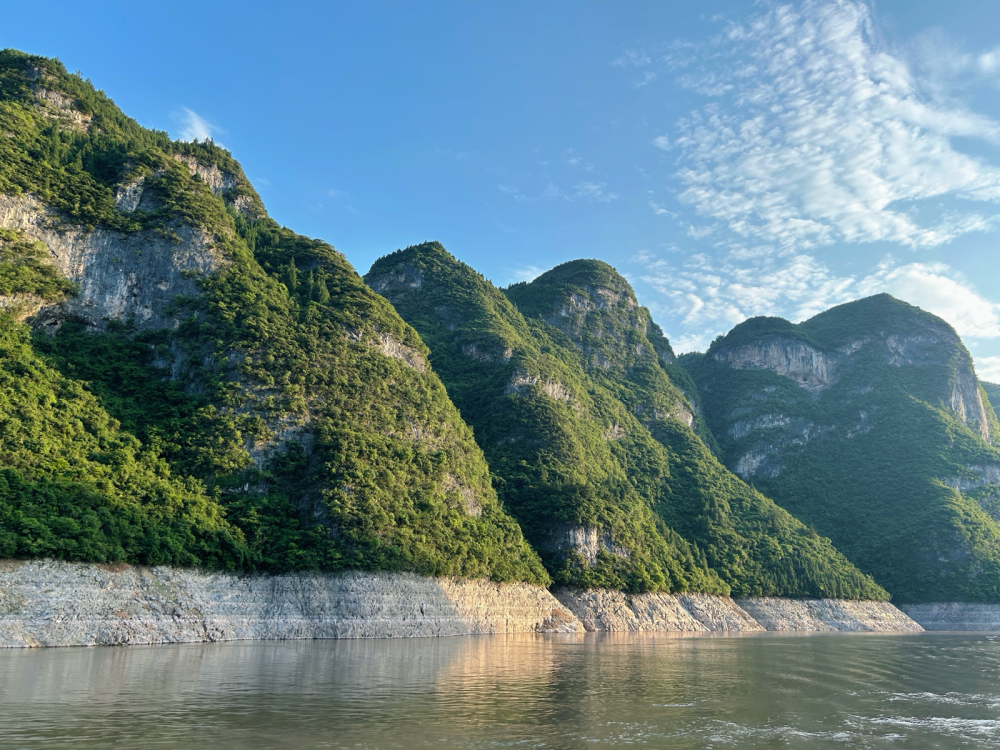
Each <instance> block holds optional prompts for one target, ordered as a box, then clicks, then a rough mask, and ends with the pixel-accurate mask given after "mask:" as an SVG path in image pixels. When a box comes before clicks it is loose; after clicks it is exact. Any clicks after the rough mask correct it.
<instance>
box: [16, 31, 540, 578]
mask: <svg viewBox="0 0 1000 750" xmlns="http://www.w3.org/2000/svg"><path fill="white" fill-rule="evenodd" d="M0 131H2V132H3V133H4V134H5V136H6V137H4V138H0V227H2V229H3V232H4V233H3V234H2V235H0V244H2V247H0V251H2V256H0V295H2V297H0V306H2V307H4V308H5V309H6V310H7V314H6V315H5V316H4V317H3V319H2V321H0V330H2V336H3V337H4V338H3V340H4V341H6V342H11V343H10V344H9V345H8V346H4V348H3V349H2V350H0V367H2V368H3V369H4V371H8V372H11V373H15V374H17V373H21V372H30V373H31V378H32V379H31V380H27V379H24V378H22V379H20V380H17V381H16V384H17V386H18V388H19V389H20V391H22V392H17V393H15V396H14V397H13V398H12V399H9V400H8V401H7V402H5V403H3V404H2V405H0V406H2V408H4V409H6V413H5V415H4V416H5V417H6V419H5V420H4V424H7V425H13V427H12V428H11V429H10V430H7V432H6V433H5V435H4V436H3V437H2V439H0V457H3V466H4V468H5V470H6V473H5V476H6V477H7V482H6V485H5V486H4V487H0V545H2V546H3V549H0V553H4V554H14V553H16V554H25V555H35V554H49V555H53V556H61V557H71V558H74V559H94V560H105V559H107V560H112V559H113V560H128V561H134V562H158V561H165V562H183V563H186V564H198V563H201V564H213V563H215V562H219V561H217V560H216V558H219V557H220V556H221V558H224V559H221V563H222V564H227V565H229V566H230V567H246V566H256V567H264V568H267V569H270V570H286V569H296V568H323V569H329V570H337V569H341V568H363V569H373V570H379V569H388V570H414V571H417V572H420V573H425V574H438V575H440V574H456V575H467V576H477V577H486V576H491V577H494V578H496V579H501V580H505V579H521V580H529V581H539V582H544V581H547V580H548V578H547V576H546V574H545V572H544V570H543V569H542V567H541V564H540V562H539V560H538V558H537V556H536V555H535V553H534V552H532V551H531V550H530V548H529V547H528V546H527V545H526V543H525V542H524V540H523V538H522V536H521V532H520V529H519V528H518V526H517V524H516V522H514V521H513V519H511V518H510V517H509V516H508V515H507V514H505V513H504V512H503V510H502V509H501V508H500V505H499V503H498V501H497V498H496V493H495V491H494V490H493V488H492V486H491V484H490V481H489V472H488V469H487V466H486V464H485V462H484V460H483V456H482V453H481V451H480V450H479V449H478V447H477V446H476V445H475V443H474V441H473V438H472V432H471V430H470V429H469V428H468V427H467V426H466V425H465V424H464V423H463V422H462V420H461V418H460V417H459V415H458V412H457V411H456V409H455V408H454V406H453V405H452V404H451V402H450V401H449V400H448V397H447V394H446V392H445V390H444V387H443V386H442V384H441V382H440V380H439V379H438V378H437V376H436V375H434V374H433V373H432V372H430V370H429V368H428V366H427V361H426V357H427V349H426V347H425V346H424V345H423V343H422V342H421V341H420V339H419V337H418V336H417V335H416V333H415V332H414V331H413V329H412V328H410V327H409V326H407V325H406V324H405V323H404V322H403V321H402V320H401V319H400V318H399V317H398V316H397V315H396V314H395V312H394V311H393V310H392V308H391V306H390V305H388V304H387V303H386V302H385V300H383V299H382V298H381V297H379V296H377V295H375V294H374V293H372V292H371V291H370V290H369V289H368V288H367V287H365V285H364V284H363V283H362V282H361V279H360V278H359V277H358V275H357V274H356V273H355V272H354V270H353V269H352V268H351V267H350V265H349V264H348V263H347V261H346V260H345V259H344V258H343V256H341V255H340V254H339V253H338V252H336V251H335V250H334V249H333V248H332V247H330V246H329V245H327V244H325V243H322V242H318V241H315V240H310V239H308V238H304V237H301V236H298V235H295V234H294V233H292V232H291V231H289V230H287V229H283V228H281V227H279V226H278V225H277V224H276V223H275V222H274V221H272V220H271V219H270V218H268V217H267V215H266V213H265V211H264V208H263V205H262V204H261V202H260V199H259V197H258V196H257V195H256V193H255V192H254V191H253V189H252V187H251V186H250V185H249V183H248V182H247V180H246V178H245V176H244V175H243V172H242V170H241V169H240V167H239V165H238V164H237V163H236V162H235V161H234V160H233V159H232V158H231V156H230V155H229V154H228V153H227V152H225V151H223V150H222V149H220V148H218V147H216V146H214V145H213V144H211V143H206V144H198V143H193V144H190V143H174V142H172V141H171V140H170V139H169V138H168V137H167V136H166V135H165V134H163V133H158V132H155V131H149V130H145V129H143V128H141V127H140V126H138V125H137V124H136V123H135V122H134V121H132V120H130V119H128V118H127V117H125V116H124V115H123V114H122V113H121V112H120V111H119V110H118V109H117V107H115V106H114V104H113V102H112V101H111V100H110V99H108V98H107V97H105V96H104V94H103V93H102V92H98V91H95V90H94V89H93V88H92V87H91V86H90V84H89V83H87V82H84V81H81V80H80V79H79V78H78V77H76V76H71V75H68V74H67V73H66V71H65V70H64V69H63V67H62V66H61V64H60V63H58V62H57V61H52V60H47V59H44V58H39V57H31V56H28V55H24V54H22V53H19V52H15V51H11V50H6V51H3V52H2V53H0ZM29 326H30V327H32V329H33V331H34V333H33V334H32V335H31V336H30V337H29V335H28V327H29ZM56 371H58V372H56ZM32 399H35V401H34V402H32ZM39 404H40V405H41V406H39ZM15 418H16V419H18V420H20V421H19V422H14V421H13V420H14V419H15ZM22 424H25V425H28V426H27V427H26V428H25V429H19V428H18V425H22ZM11 430H13V432H12V431H11ZM18 441H28V444H27V447H26V448H21V447H20V446H19V443H18ZM38 446H42V447H44V450H39V449H38ZM101 466H105V467H106V468H104V469H102V468H101ZM105 477H106V479H105ZM32 483H35V484H36V485H38V486H41V485H39V483H45V488H43V489H44V492H48V493H49V494H51V496H52V498H53V499H52V501H51V502H49V503H48V505H45V507H40V506H39V500H38V499H39V498H40V497H43V495H44V493H43V491H42V490H38V491H36V490H31V489H29V490H25V489H24V488H25V487H27V486H29V485H31V484H32ZM49 487H53V488H54V489H52V490H51V492H50V491H49V489H48V488H49ZM91 509H93V512H91ZM102 509H103V510H102ZM128 513H131V514H132V516H135V518H136V519H138V520H135V521H132V520H128V519H129V518H131V516H127V514H128ZM24 518H33V519H35V520H34V521H33V525H32V524H26V522H23V521H22V519H24ZM123 519H124V520H123ZM147 519H150V520H147ZM126 521H127V522H128V523H132V524H133V526H135V527H136V528H140V529H141V530H142V531H143V533H145V534H146V536H147V537H150V538H153V541H155V538H157V537H164V538H166V537H168V536H169V539H170V540H171V541H170V544H169V545H167V546H169V547H171V549H173V550H174V553H173V556H172V557H170V556H167V557H166V558H165V557H163V555H161V554H160V553H156V554H152V553H151V554H146V553H145V552H144V551H143V550H144V549H145V547H142V546H139V547H136V546H135V545H131V546H130V545H129V544H126V543H125V542H121V543H118V544H117V546H115V545H114V544H113V543H112V542H108V543H107V544H105V545H104V548H102V549H105V548H106V549H107V550H110V551H100V552H96V551H85V550H82V548H81V547H80V546H79V545H77V547H75V548H74V547H73V546H72V544H73V543H74V540H77V539H78V538H79V537H80V534H81V533H82V532H80V531H79V529H78V527H86V528H87V529H88V532H87V533H90V534H91V536H92V537H93V538H95V539H97V538H100V535H101V534H103V535H104V536H105V537H108V538H111V537H114V536H115V535H116V534H117V535H118V537H121V538H125V537H128V535H130V534H131V535H133V536H134V535H135V534H136V533H138V532H133V531H131V530H128V532H127V533H126V532H125V531H121V530H119V528H118V527H119V526H122V525H123V524H125V523H126ZM18 524H20V525H18ZM185 524H186V526H185ZM175 527H176V529H175ZM182 527H183V528H182ZM129 528H130V529H131V527H129ZM178 529H179V530H178ZM175 531H176V533H175ZM11 535H13V536H11ZM185 535H186V536H185ZM213 535H215V536H213ZM226 535H228V536H226ZM14 536H16V537H17V538H16V539H15V540H14V541H13V542H11V541H10V540H11V539H13V538H14ZM222 536H225V537H226V539H231V540H232V542H231V546H235V547H236V548H237V549H236V551H235V552H227V551H225V546H224V545H223V543H222V541H218V540H217V538H216V537H218V538H219V539H221V537H222ZM41 537H45V538H46V539H50V540H51V541H50V542H48V543H47V545H46V546H45V547H44V548H43V547H32V546H31V545H32V544H34V541H33V540H34V539H36V538H41ZM118 537H116V538H118ZM11 544H14V545H15V549H14V552H11V551H10V548H11ZM94 544H97V543H96V542H95V543H94ZM164 544H166V543H164ZM150 545H151V546H152V547H156V545H153V544H152V542H150ZM160 546H161V547H162V546H163V545H162V544H161V545H160ZM91 547H92V548H93V545H91ZM156 548H157V549H159V548H158V547H156ZM95 549H96V548H95ZM213 555H214V557H213Z"/></svg>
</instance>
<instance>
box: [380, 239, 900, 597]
mask: <svg viewBox="0 0 1000 750" xmlns="http://www.w3.org/2000/svg"><path fill="white" fill-rule="evenodd" d="M584 263H587V264H589V265H588V267H589V268H590V269H593V270H595V271H596V272H597V273H598V274H601V275H600V276H599V277H598V278H583V277H587V276H588V271H587V268H583V269H582V270H581V269H580V268H578V267H576V266H574V264H567V266H568V268H567V266H564V267H560V268H561V269H563V270H568V271H571V272H573V273H572V276H571V283H568V284H567V285H565V287H564V286H562V285H560V284H559V283H557V282H558V279H557V278H556V277H555V276H554V275H550V274H556V271H553V272H550V274H546V275H543V276H542V277H540V279H539V280H538V281H537V282H535V283H537V284H538V286H537V287H536V286H535V285H534V283H533V284H531V285H526V286H521V285H518V286H516V287H513V288H512V289H511V290H510V291H509V296H510V297H511V298H512V299H513V300H514V301H516V302H517V304H518V306H517V307H515V305H514V304H512V303H511V301H510V299H508V298H507V296H505V294H504V293H503V292H501V291H500V290H498V289H497V288H495V287H494V286H493V285H492V284H491V283H490V282H488V281H487V280H486V279H484V278H483V277H482V276H481V275H480V274H478V273H476V272H475V271H473V270H472V269H471V268H469V267H468V266H466V265H465V264H462V263H460V262H459V261H457V260H456V259H455V258H454V257H453V256H451V255H450V254H449V253H448V252H447V251H445V249H444V248H443V247H442V246H441V245H440V244H438V243H426V244H423V245H419V246H414V247H410V248H407V249H406V250H402V251H397V252H396V253H392V254H391V255H388V256H386V257H384V258H382V259H380V260H378V261H377V262H376V263H375V264H374V265H373V266H372V268H371V270H370V271H369V272H368V274H366V276H365V280H366V282H367V283H368V284H369V285H370V286H372V288H374V289H375V290H376V291H378V292H379V293H380V294H383V295H385V296H386V297H387V298H388V299H389V300H390V301H391V302H392V303H393V305H394V306H395V308H396V310H397V311H398V312H399V313H400V314H401V315H402V316H403V318H404V319H405V320H407V322H408V323H410V324H411V325H413V326H414V327H415V328H416V329H417V330H418V331H419V332H420V335H421V337H422V339H423V340H424V341H425V342H427V344H428V346H429V347H430V351H431V355H430V356H431V363H432V364H433V366H434V368H435V371H437V372H438V373H439V374H440V375H441V378H442V380H443V381H444V383H445V385H446V386H447V388H448V392H449V395H450V396H451V398H452V399H453V401H454V402H455V403H456V405H457V406H458V407H459V409H460V410H461V412H462V415H463V416H464V417H465V419H467V420H468V421H469V423H470V424H471V425H472V426H473V428H474V429H475V431H476V438H477V440H478V442H479V444H480V445H481V446H482V447H483V450H484V452H485V454H486V457H487V461H488V462H489V464H490V467H491V469H492V470H493V472H494V474H495V484H496V486H497V488H498V491H499V493H500V497H501V499H502V500H503V501H504V504H505V507H507V508H508V509H509V510H510V511H511V513H513V514H514V515H515V517H517V518H518V520H519V521H520V523H521V525H522V527H523V528H524V530H525V534H526V536H527V537H528V539H529V540H530V541H531V542H532V543H533V544H534V545H535V546H536V548H538V549H539V550H540V551H541V552H542V555H543V559H545V560H546V563H547V565H548V566H549V569H550V571H552V572H553V577H554V578H555V579H556V580H557V581H565V582H571V583H577V584H581V585H614V586H621V585H622V581H618V580H616V577H617V578H618V579H623V582H624V583H625V586H626V587H629V588H633V589H634V588H637V583H638V584H639V587H648V588H653V589H655V588H658V587H659V588H663V589H665V590H679V589H680V588H681V587H688V588H689V589H691V590H710V588H709V587H717V586H718V585H719V584H718V583H717V580H718V579H717V578H716V576H718V578H721V580H722V581H723V582H724V585H725V587H727V588H730V589H731V590H732V591H733V592H734V593H740V594H742V593H746V594H776V595H777V594H784V595H792V596H795V595H819V596H821V595H826V596H844V597H873V598H879V597H884V596H885V592H883V591H881V589H879V588H878V587H877V586H875V585H874V584H873V582H872V581H871V580H870V579H869V578H867V577H866V576H864V575H862V574H861V573H860V572H859V571H857V570H856V569H855V568H854V567H853V566H852V565H851V564H850V563H848V562H847V561H846V560H845V559H844V558H843V557H842V556H840V555H839V554H838V553H837V552H836V551H835V550H834V549H833V548H832V546H831V545H830V543H829V541H828V540H825V539H823V538H821V537H818V536H817V535H816V534H815V533H813V532H811V531H810V530H808V529H807V528H806V527H804V526H803V525H802V524H800V523H798V522H797V521H795V519H793V518H792V517H791V516H789V515H788V514H787V513H786V512H784V511H782V510H780V509H779V508H777V507H776V506H774V504H773V503H771V502H770V501H768V500H767V499H766V498H763V497H760V496H759V495H758V494H757V493H755V492H753V491H752V490H751V489H750V488H749V487H746V485H744V484H743V483H742V482H740V481H739V480H738V479H736V478H735V477H732V475H730V474H729V473H728V472H726V471H725V469H723V468H722V467H721V466H720V465H719V464H718V462H717V461H716V460H715V459H714V458H712V455H711V453H710V451H709V450H708V449H707V448H706V446H705V445H704V444H703V443H702V441H701V440H699V439H698V437H697V436H696V434H695V433H694V432H693V431H692V429H691V427H690V425H691V424H692V423H695V417H694V414H693V407H692V406H691V403H690V401H688V400H687V399H686V398H685V396H684V395H683V394H682V393H681V392H680V391H679V390H678V389H677V388H676V387H675V386H674V385H673V384H672V383H671V381H670V379H669V377H668V376H667V375H666V370H665V369H664V368H665V367H676V364H675V363H674V357H673V353H672V351H671V350H670V346H669V343H668V342H667V341H666V339H665V338H664V337H663V335H662V333H660V332H659V329H658V328H655V326H654V324H652V322H651V321H650V319H649V313H648V311H646V310H645V309H643V308H639V307H638V306H637V305H636V303H635V298H634V294H633V293H632V291H631V289H630V288H628V285H627V284H626V283H625V282H624V280H622V279H621V278H620V277H618V276H617V274H616V273H615V272H614V271H613V269H611V268H610V267H609V266H606V265H605V264H598V263H594V262H584ZM558 270H559V269H557V271H558ZM577 272H580V273H577ZM581 279H582V281H581ZM563 288H565V289H566V290H567V291H566V292H565V294H562V293H561V291H560V289H563ZM536 291H537V293H538V296H537V297H536V296H535V293H536ZM522 306H523V307H522ZM523 310H528V311H529V313H531V316H530V317H527V316H526V315H524V314H522V312H523ZM630 378H631V380H630ZM685 384H686V385H688V387H691V388H692V390H693V386H692V385H691V383H690V381H688V382H686V383H685ZM657 437H659V440H658V439H657ZM668 446H669V447H668ZM713 467H714V468H713ZM737 519H738V520H737ZM654 529H655V530H657V531H658V534H654V533H652V530H654ZM678 532H679V533H678ZM664 542H666V546H664V544H663V543H664ZM653 545H655V547H654V546H653ZM650 549H653V550H655V551H656V555H653V556H650V555H648V553H646V552H643V553H642V556H640V550H650ZM665 555H671V556H673V558H674V559H678V560H683V561H684V567H683V569H682V570H683V575H684V578H665V579H664V581H663V583H662V584H658V585H655V586H652V585H650V582H653V583H656V579H655V576H656V570H655V568H654V567H653V564H654V563H655V564H656V565H658V566H659V568H660V570H664V569H669V570H672V568H670V567H668V566H670V565H673V563H670V559H671V558H670V557H666V556H665ZM692 563H693V564H692ZM640 564H641V566H642V567H640ZM706 567H708V568H710V571H711V573H710V575H706V572H705V568H706ZM672 575H673V574H672ZM629 576H632V578H629ZM636 576H638V578H636Z"/></svg>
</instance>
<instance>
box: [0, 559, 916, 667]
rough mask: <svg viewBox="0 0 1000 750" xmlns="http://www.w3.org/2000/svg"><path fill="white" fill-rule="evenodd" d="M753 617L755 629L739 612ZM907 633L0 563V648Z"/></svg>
mask: <svg viewBox="0 0 1000 750" xmlns="http://www.w3.org/2000/svg"><path fill="white" fill-rule="evenodd" d="M748 611H754V612H758V613H760V615H761V617H762V619H761V621H760V622H758V621H757V620H755V619H754V618H753V617H751V616H750V614H748ZM765 629H766V630H781V631H794V630H845V631H899V632H912V631H917V630H919V629H920V628H919V626H918V625H916V624H915V623H914V622H913V621H912V620H910V619H909V618H907V617H906V616H905V615H903V614H902V613H900V612H899V611H898V610H896V609H895V608H893V607H892V606H891V605H889V604H886V603H881V602H848V601H839V600H825V601H815V600H783V599H770V600H739V602H738V603H737V602H734V601H733V600H732V599H730V598H728V597H723V596H712V595H707V594H679V595H666V594H641V595H633V596H629V595H626V594H624V593H622V592H620V591H607V590H591V591H581V590H572V589H561V590H557V591H556V592H555V596H553V595H552V594H551V593H549V592H548V591H547V590H546V589H545V588H543V587H541V586H537V585H531V584H524V583H493V582H490V581H483V580H468V579H462V578H447V577H446V578H424V577H421V576H416V575H412V574H405V573H404V574H400V573H360V572H349V573H340V574H323V573H299V574H284V575H279V576H269V575H249V576H236V575H231V574H219V573H206V572H204V571H194V570H186V569H180V568H168V567H163V566H160V567H133V566H130V565H86V564H79V563H66V562H55V561H51V560H35V561H30V562H29V561H15V560H0V648H23V647H28V648H31V647H42V646H124V645H146V644H160V643H197V642H220V641H239V640H294V639H314V638H412V637H435V636H458V635H486V634H501V633H562V634H571V635H575V636H577V637H580V636H582V635H583V633H584V632H585V631H614V632H635V631H647V632H649V631H658V632H686V633H712V632H715V633H727V632H760V631H763V630H765Z"/></svg>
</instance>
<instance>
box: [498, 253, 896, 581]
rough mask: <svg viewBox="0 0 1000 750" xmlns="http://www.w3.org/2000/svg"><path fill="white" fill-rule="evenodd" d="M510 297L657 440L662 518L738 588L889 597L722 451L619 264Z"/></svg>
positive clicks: (536, 284) (584, 269)
mask: <svg viewBox="0 0 1000 750" xmlns="http://www.w3.org/2000/svg"><path fill="white" fill-rule="evenodd" d="M506 293H507V296H508V297H509V298H510V299H511V300H513V301H514V302H515V303H516V305H517V307H518V309H519V310H520V311H521V312H522V313H524V315H526V316H527V317H528V318H529V319H533V318H534V319H537V320H540V321H542V322H544V324H545V325H546V326H547V327H551V328H555V329H558V330H559V331H560V332H561V333H562V334H564V335H565V337H566V338H567V339H568V341H569V342H570V348H571V349H572V350H573V351H574V352H575V353H577V354H578V356H579V359H580V361H581V363H582V364H583V367H584V369H585V370H586V372H587V375H588V377H589V378H590V380H591V382H592V383H593V384H594V385H593V386H592V387H595V388H602V389H604V390H605V391H607V392H608V393H610V394H612V395H613V397H614V398H615V399H616V400H617V401H618V402H620V403H621V404H623V405H624V406H625V408H626V410H627V411H628V412H630V413H631V414H633V415H634V416H635V417H636V420H637V422H638V425H636V426H635V427H633V428H632V429H637V430H639V431H641V432H642V433H643V434H644V435H649V436H651V437H652V438H654V440H655V441H656V443H658V445H657V448H659V453H660V454H661V455H662V456H664V460H665V461H666V463H667V464H668V466H669V473H668V474H665V475H664V479H663V481H662V482H661V483H660V486H659V487H656V488H655V489H654V490H653V491H652V492H651V493H650V497H651V499H652V501H653V503H654V507H655V509H656V511H657V513H658V514H659V515H660V517H661V518H663V520H664V521H665V522H666V523H667V524H669V525H670V526H671V527H672V528H673V529H675V530H676V531H678V532H679V533H680V534H681V535H682V536H684V538H686V539H688V540H689V541H692V542H694V543H695V544H696V545H697V546H698V548H700V549H702V550H704V551H705V552H706V554H707V556H708V561H709V564H710V566H711V567H712V568H713V569H714V570H716V571H717V572H718V573H719V575H720V576H721V577H722V579H723V580H724V581H726V582H727V583H729V584H730V585H731V586H732V587H733V589H734V591H736V592H738V593H740V594H744V593H768V592H780V593H782V594H786V595H792V596H794V595H801V594H812V595H820V596H847V597H852V596H878V595H880V592H879V590H878V589H877V587H875V586H874V585H872V582H871V581H870V579H868V578H867V577H866V576H863V575H861V574H860V573H859V572H858V571H857V570H856V569H855V568H854V567H853V566H852V565H850V564H849V563H848V562H847V561H846V560H845V559H844V558H843V556H842V555H840V554H839V553H838V552H837V551H836V550H835V549H833V547H832V545H831V544H830V542H829V540H828V539H824V538H823V537H820V536H817V535H816V534H815V532H812V531H810V530H809V529H807V528H806V527H805V526H803V524H801V523H800V522H799V521H797V520H796V519H794V518H793V517H792V516H790V515H789V514H788V513H787V512H786V511H784V510H782V509H781V508H779V507H777V506H776V505H775V504H774V503H773V502H772V501H771V500H769V499H768V498H766V497H764V496H762V495H761V494H760V493H758V492H756V491H754V490H753V489H752V488H750V487H748V486H747V485H746V484H744V483H743V482H742V481H740V480H739V479H738V478H737V477H735V476H733V475H732V474H731V473H730V472H729V471H727V470H726V469H725V467H724V466H722V465H721V464H720V463H719V461H718V460H717V459H716V458H715V457H714V456H713V455H712V453H711V452H710V451H709V449H708V447H707V445H706V443H707V444H708V445H713V446H714V445H715V442H714V439H713V438H711V436H710V433H709V432H708V430H707V428H706V427H705V426H704V422H703V420H702V419H701V417H700V416H698V412H699V410H700V402H699V400H698V394H697V392H696V391H697V389H696V388H695V386H694V384H693V382H692V381H691V380H690V378H689V377H688V376H687V373H686V372H685V371H684V370H683V369H682V368H681V367H680V366H679V365H677V363H676V357H675V356H674V353H673V351H672V349H671V348H670V344H669V342H668V341H667V340H666V338H665V337H664V336H663V332H662V331H661V330H660V328H659V326H657V325H656V324H655V323H654V322H653V321H652V318H651V316H650V314H649V311H648V310H647V309H646V308H644V307H641V306H639V304H638V302H637V300H636V297H635V292H634V291H633V290H632V287H631V286H630V285H629V283H628V282H627V281H626V280H625V279H624V278H622V277H621V276H620V275H619V274H618V272H617V271H615V270H614V268H612V267H611V266H609V265H608V264H606V263H603V262H601V261H595V260H577V261H571V262H569V263H564V264H562V265H560V266H557V267H556V268H554V269H552V270H551V271H548V272H546V273H544V274H542V275H541V276H539V277H538V278H537V279H535V280H534V281H532V282H531V283H530V284H523V283H522V284H515V285H513V286H511V287H509V288H508V289H507V290H506ZM675 382H676V383H678V384H680V385H681V387H682V388H683V389H684V390H683V391H682V390H680V389H679V388H678V387H677V386H675V384H674V383H675ZM692 402H693V403H694V404H699V406H698V407H695V406H693V405H692ZM692 428H694V429H692ZM696 431H697V432H696ZM699 436H708V437H707V439H704V438H703V439H701V440H699Z"/></svg>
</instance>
